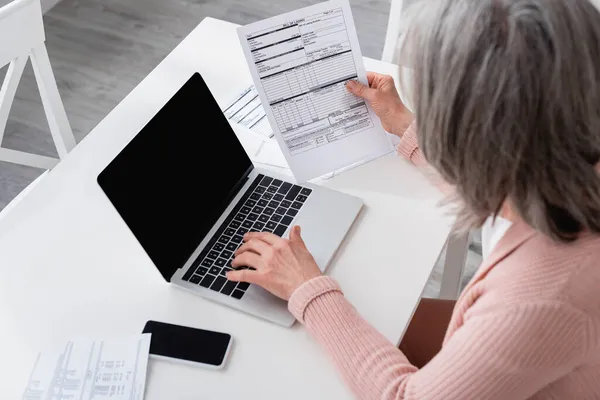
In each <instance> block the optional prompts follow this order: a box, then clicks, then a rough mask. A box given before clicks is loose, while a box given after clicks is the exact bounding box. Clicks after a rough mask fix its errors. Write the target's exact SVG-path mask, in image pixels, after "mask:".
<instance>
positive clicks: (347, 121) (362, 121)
mask: <svg viewBox="0 0 600 400" xmlns="http://www.w3.org/2000/svg"><path fill="white" fill-rule="evenodd" d="M238 36H239V38H240V43H241V45H242V48H243V50H244V54H245V56H246V61H247V62H248V65H249V67H250V73H251V75H252V78H253V81H254V84H255V87H256V92H257V94H258V97H259V98H260V101H261V102H262V105H263V107H264V110H265V113H266V115H267V118H268V120H269V123H270V126H271V128H272V129H273V133H274V135H275V138H276V139H277V142H278V143H279V146H280V147H281V149H282V152H283V155H284V156H285V158H286V160H287V162H288V164H289V166H290V168H291V170H292V172H293V174H294V176H295V177H296V179H297V180H298V181H305V180H309V179H312V178H316V177H319V176H322V175H324V174H327V173H331V172H333V171H337V170H340V169H343V168H345V167H348V166H350V165H353V164H356V163H360V162H363V161H367V160H371V159H373V158H376V157H378V156H382V155H384V154H388V153H390V152H392V151H393V146H392V145H391V143H390V141H389V139H388V137H387V135H386V133H385V131H384V130H383V128H382V127H381V122H380V121H379V118H377V116H376V115H375V114H374V112H373V110H372V109H371V108H370V107H369V106H368V105H367V104H366V103H365V102H364V101H363V100H362V99H360V98H358V97H356V96H354V95H353V94H351V93H350V92H348V90H347V89H346V82H347V81H348V80H351V79H354V80H358V81H360V82H362V83H364V84H367V78H366V72H365V68H364V65H363V61H362V56H361V53H360V48H359V44H358V38H357V35H356V28H355V26H354V21H353V19H352V14H351V11H350V5H349V3H348V1H347V0H343V1H337V0H335V1H329V2H326V3H321V4H317V5H315V6H311V7H306V8H303V9H300V10H297V11H293V12H290V13H286V14H283V15H279V16H276V17H273V18H269V19H267V20H264V21H260V22H256V23H253V24H250V25H247V26H244V27H240V28H238Z"/></svg>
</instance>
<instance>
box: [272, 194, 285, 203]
mask: <svg viewBox="0 0 600 400" xmlns="http://www.w3.org/2000/svg"><path fill="white" fill-rule="evenodd" d="M273 200H276V201H281V200H283V195H282V194H276V195H274V196H273Z"/></svg>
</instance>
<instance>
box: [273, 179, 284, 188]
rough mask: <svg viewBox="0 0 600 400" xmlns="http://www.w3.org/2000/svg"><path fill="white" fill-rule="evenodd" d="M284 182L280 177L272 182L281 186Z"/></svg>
mask: <svg viewBox="0 0 600 400" xmlns="http://www.w3.org/2000/svg"><path fill="white" fill-rule="evenodd" d="M282 183H283V182H282V181H280V180H279V179H275V180H273V183H271V185H273V186H281V184H282Z"/></svg>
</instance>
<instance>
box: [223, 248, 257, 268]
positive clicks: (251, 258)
mask: <svg viewBox="0 0 600 400" xmlns="http://www.w3.org/2000/svg"><path fill="white" fill-rule="evenodd" d="M231 266H232V267H233V268H240V267H250V268H254V269H260V268H261V267H262V260H261V256H259V255H258V254H256V253H253V252H251V251H246V252H244V253H242V254H240V255H237V256H236V257H235V258H234V259H233V261H232V262H231Z"/></svg>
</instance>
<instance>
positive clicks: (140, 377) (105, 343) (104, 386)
mask: <svg viewBox="0 0 600 400" xmlns="http://www.w3.org/2000/svg"><path fill="white" fill-rule="evenodd" d="M149 351H150V334H143V335H132V336H127V337H124V338H114V339H86V338H84V339H77V340H70V341H68V342H67V343H66V344H65V345H64V346H61V347H60V348H57V349H54V350H51V351H47V352H43V353H39V354H38V357H37V360H36V362H35V365H34V367H33V371H32V372H31V375H30V377H29V382H28V383H27V387H26V389H25V392H24V394H23V400H67V399H69V400H71V399H77V400H101V399H111V400H142V399H143V397H144V387H145V384H146V367H147V364H148V353H149Z"/></svg>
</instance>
